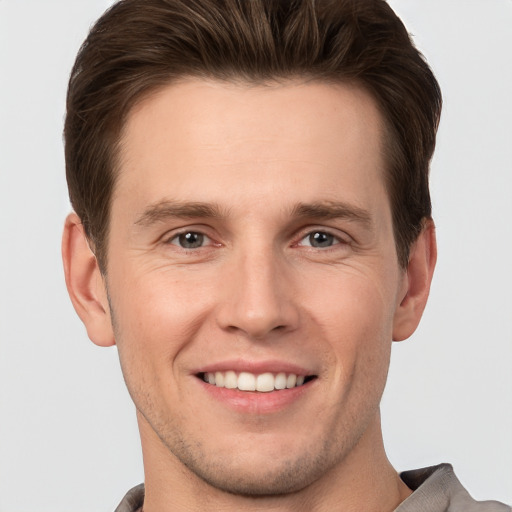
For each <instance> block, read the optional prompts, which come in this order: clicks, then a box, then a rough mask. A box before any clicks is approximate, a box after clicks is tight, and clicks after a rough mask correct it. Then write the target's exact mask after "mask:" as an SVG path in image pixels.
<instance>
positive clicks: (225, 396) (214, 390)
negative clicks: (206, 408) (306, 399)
mask: <svg viewBox="0 0 512 512" xmlns="http://www.w3.org/2000/svg"><path fill="white" fill-rule="evenodd" d="M316 380H317V379H313V380H311V381H308V382H306V383H305V384H303V385H302V386H298V387H296V388H291V389H281V390H276V391H270V392H268V393H262V392H258V391H240V390H239V389H227V388H221V387H217V386H213V385H212V384H208V383H206V382H204V381H203V380H200V379H197V382H198V383H199V384H200V385H201V386H202V387H203V389H204V390H205V391H206V392H207V393H208V394H209V395H210V396H211V397H213V398H214V399H215V400H217V401H219V402H222V403H224V404H225V405H226V406H228V407H230V408H231V409H234V410H235V411H237V412H241V413H245V414H271V413H275V412H279V411H280V410H282V409H285V408H286V407H289V406H290V405H292V404H293V403H294V402H296V401H297V400H299V399H300V398H301V397H302V395H304V394H305V393H307V392H308V391H309V390H310V388H311V387H312V386H313V385H314V383H315V382H316Z"/></svg>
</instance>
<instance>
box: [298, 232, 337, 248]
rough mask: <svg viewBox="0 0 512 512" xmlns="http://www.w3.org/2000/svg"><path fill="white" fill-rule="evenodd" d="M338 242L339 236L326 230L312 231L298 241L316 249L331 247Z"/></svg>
mask: <svg viewBox="0 0 512 512" xmlns="http://www.w3.org/2000/svg"><path fill="white" fill-rule="evenodd" d="M339 243H340V239H339V238H337V237H335V236H334V235H332V234H331V233H327V232H326V231H312V232H311V233H309V234H308V235H307V236H305V237H304V238H303V239H302V240H301V241H300V245H305V246H306V247H315V248H318V249H323V248H326V247H331V246H333V245H336V244H339Z"/></svg>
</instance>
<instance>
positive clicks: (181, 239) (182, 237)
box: [169, 231, 210, 249]
mask: <svg viewBox="0 0 512 512" xmlns="http://www.w3.org/2000/svg"><path fill="white" fill-rule="evenodd" d="M209 241H210V239H209V238H208V237H207V236H206V235H203V233H198V232H197V231H186V232H185V233H180V234H179V235H176V236H174V237H173V238H171V239H170V240H169V243H171V244H173V245H178V246H179V247H181V248H183V249H197V248H199V247H203V246H204V245H205V244H206V243H207V242H209Z"/></svg>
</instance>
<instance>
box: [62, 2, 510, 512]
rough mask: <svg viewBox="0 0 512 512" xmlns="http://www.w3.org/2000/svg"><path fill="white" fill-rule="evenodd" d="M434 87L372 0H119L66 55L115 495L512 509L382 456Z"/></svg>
mask: <svg viewBox="0 0 512 512" xmlns="http://www.w3.org/2000/svg"><path fill="white" fill-rule="evenodd" d="M440 107H441V95H440V91H439V87H438V84H437V82H436V80H435V78H434V76H433V75H432V73H431V71H430V69H429V68H428V66H427V65H426V63H425V62H424V60H423V59H422V57H421V55H420V54H419V53H418V52H417V51H416V50H415V48H414V47H413V45H412V44H411V42H410V40H409V37H408V35H407V32H406V30H405V28H404V27H403V25H402V24H401V22H400V21H399V20H398V18H397V17H396V16H395V15H394V13H393V12H392V11H391V9H390V8H389V6H388V5H387V4H386V3H385V2H383V1H378V0H363V1H362V0H350V1H336V2H333V1H327V0H325V1H318V2H313V1H312V0H310V1H306V0H304V1H297V2H289V1H276V0H266V1H265V0H260V1H256V0H255V1H249V0H247V1H243V2H242V1H237V0H224V1H222V2H219V1H213V0H194V1H190V0H186V1H185V0H181V1H180V0H145V1H142V0H125V1H122V2H119V3H118V4H116V5H114V7H113V8H112V9H110V10H109V11H108V12H107V13H106V14H105V15H104V16H103V17H102V18H101V19H100V20H99V21H98V22H97V24H96V25H95V27H93V29H92V31H91V33H90V35H89V37H88V39H87V40H86V42H85V44H84V45H83V47H82V49H81V51H80V53H79V56H78V58H77V61H76V64H75V67H74V70H73V73H72V76H71V80H70V85H69V92H68V105H67V108H68V114H67V119H66V127H65V138H66V161H67V178H68V185H69V189H70V197H71V201H72V204H73V208H74V210H75V213H72V214H70V216H69V217H68V219H67V222H66V227H65V233H64V239H63V255H64V266H65V274H66V282H67V285H68V290H69V293H70V296H71V299H72V301H73V304H74V306H75V309H76V310H77V313H78V314H79V316H80V318H81V319H82V320H83V322H84V324H85V326H86V328H87V331H88V334H89V337H90V338H91V340H92V341H93V342H95V343H96V344H98V345H101V346H109V345H113V344H117V347H118V350H119V356H120V360H121V366H122V369H123V373H124V377H125V380H126V383H127V386H128V389H129V391H130V394H131V396H132V398H133V401H134V403H135V405H136V408H137V418H138V423H139V430H140V435H141V442H142V449H143V457H144V469H145V487H138V488H136V489H134V490H133V491H131V492H130V493H129V494H128V495H127V496H126V498H125V499H124V500H123V502H122V503H121V505H120V506H119V508H118V510H119V511H128V510H142V507H143V509H144V511H145V512H155V511H166V510H169V511H170V510H205V509H208V510H261V509H273V510H292V509H293V510H308V511H323V510H337V509H339V510H344V511H356V510H357V511H361V510H365V511H391V510H399V511H400V512H404V511H405V512H407V511H416V510H422V511H423V510H432V511H438V510H439V511H441V510H482V511H501V510H510V509H509V508H508V507H506V506H505V505H501V504H499V503H497V502H486V503H481V504H477V503H476V502H474V501H473V500H472V499H471V498H470V496H469V495H468V494H467V492H466V491H465V490H464V489H463V488H462V486H461V485H460V483H459V482H458V480H457V479H456V477H455V476H454V474H453V472H452V471H451V468H450V467H449V466H447V465H441V466H438V467H436V468H427V469H424V470H418V471H412V472H406V473H404V474H402V475H401V476H400V475H398V474H397V473H396V471H395V470H394V469H393V467H392V466H391V464H390V463H389V461H388V460H387V458H386V455H385V452H384V447H383V441H382V435H381V427H380V414H379V402H380V398H381V395H382V391H383V389H384V384H385V380H386V375H387V370H388V365H389V354H390V347H391V341H392V340H395V341H399V340H403V339H406V338H407V337H409V336H410V335H411V334H412V332H413V331H414V330H415V328H416V327H417V325H418V323H419V321H420V318H421V315H422V312H423V309H424V306H425V303H426V300H427V297H428V292H429V287H430V282H431V279H432V274H433V270H434V266H435V260H436V243H435V233H434V225H433V221H432V219H431V206H430V197H429V191H428V168H429V162H430V159H431V156H432V153H433V150H434V145H435V134H436V130H437V125H438V122H439V116H440Z"/></svg>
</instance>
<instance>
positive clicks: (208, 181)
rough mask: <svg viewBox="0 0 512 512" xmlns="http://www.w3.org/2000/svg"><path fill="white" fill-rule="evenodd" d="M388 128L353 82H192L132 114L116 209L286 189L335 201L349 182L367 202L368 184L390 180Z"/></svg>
mask: <svg viewBox="0 0 512 512" xmlns="http://www.w3.org/2000/svg"><path fill="white" fill-rule="evenodd" d="M382 126H383V122H382V118H381V115H380V113H379V111H378V108H377V106H376V104H375V102H374V101H373V99H372V97H371V96H370V95H369V94H367V93H366V92H365V91H364V90H362V89H360V88H357V87H355V86H352V85H348V84H347V85H332V84H326V83H318V82H311V83H294V82H287V83H280V84H267V85H248V84H235V83H226V82H218V81H206V80H194V79H190V80H185V81H182V82H179V83H176V84H172V85H169V86H166V87H164V88H162V89H160V90H158V91H157V92H156V93H153V94H152V95H150V96H148V97H147V98H145V99H144V100H143V101H141V102H140V103H138V104H137V105H136V106H135V107H134V108H133V109H132V111H131V112H130V115H129V116H128V119H127V122H126V124H125V127H124V130H123V134H122V144H121V153H120V157H121V158H120V175H119V179H118V183H117V186H116V191H115V194H114V204H115V201H116V197H122V196H123V195H124V194H135V193H136V194H137V196H138V197H139V198H140V199H141V201H142V202H143V201H155V200H156V199H157V197H158V196H162V199H165V198H166V197H167V196H172V197H170V198H171V199H179V200H181V201H187V200H190V201H215V202H217V203H221V202H224V203H226V202H229V198H230V197H231V198H234V197H243V198H244V200H247V198H248V197H250V198H251V200H254V201H255V202H257V201H258V200H261V201H265V200H266V199H268V197H270V196H271V195H274V197H275V195H276V194H277V193H278V192H280V193H281V194H282V196H281V197H282V200H283V201H285V200H289V201H290V202H295V203H296V202H304V201H306V202H307V201H318V200H320V199H322V200H333V201H336V200H339V197H338V196H339V193H340V187H341V188H343V187H344V185H343V184H344V183H345V184H346V186H345V190H343V195H344V196H345V197H344V198H343V199H344V200H351V201H352V202H355V203H357V202H358V201H359V200H361V199H362V200H365V199H366V200H367V201H368V200H371V197H366V198H365V197H362V196H365V195H366V196H371V195H372V194H374V193H375V192H376V190H371V188H372V187H369V185H371V184H372V183H374V182H376V181H377V182H378V184H379V185H382V184H383V181H384V180H383V172H384V169H383V167H384V165H383V158H382V138H383V137H382V135H383V130H382ZM349 182H350V183H349ZM379 188H382V187H379ZM305 194H306V195H309V196H311V197H304V195H305ZM351 195H352V197H349V196H351ZM164 196H165V197H164ZM320 196H321V197H320Z"/></svg>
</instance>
